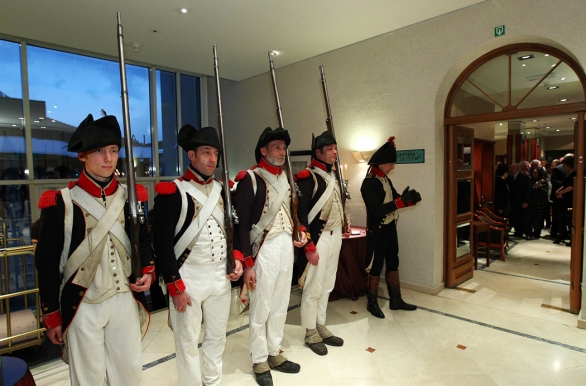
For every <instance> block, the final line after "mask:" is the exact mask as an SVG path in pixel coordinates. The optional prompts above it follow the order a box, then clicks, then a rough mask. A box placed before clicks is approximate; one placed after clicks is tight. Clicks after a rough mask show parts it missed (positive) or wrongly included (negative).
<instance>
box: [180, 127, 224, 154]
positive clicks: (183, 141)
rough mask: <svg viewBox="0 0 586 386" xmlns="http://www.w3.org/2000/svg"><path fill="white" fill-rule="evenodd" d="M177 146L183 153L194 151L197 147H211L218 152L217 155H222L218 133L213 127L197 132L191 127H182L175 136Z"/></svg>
mask: <svg viewBox="0 0 586 386" xmlns="http://www.w3.org/2000/svg"><path fill="white" fill-rule="evenodd" d="M177 144H178V145H179V146H181V147H182V148H183V149H184V150H185V151H189V150H195V149H196V148H197V147H199V146H211V147H214V148H216V149H217V150H218V154H221V153H222V146H221V145H220V140H219V139H218V133H217V131H216V129H214V128H213V127H202V128H201V129H199V130H197V129H196V128H195V127H193V126H191V125H183V127H181V129H180V130H179V134H177Z"/></svg>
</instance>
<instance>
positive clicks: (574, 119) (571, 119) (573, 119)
mask: <svg viewBox="0 0 586 386" xmlns="http://www.w3.org/2000/svg"><path fill="white" fill-rule="evenodd" d="M577 119H578V118H570V121H576V120H577Z"/></svg>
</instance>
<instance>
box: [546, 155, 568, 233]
mask: <svg viewBox="0 0 586 386" xmlns="http://www.w3.org/2000/svg"><path fill="white" fill-rule="evenodd" d="M568 156H573V154H571V153H568V154H566V155H565V156H564V157H562V158H560V162H559V164H558V165H557V166H556V167H555V168H553V169H552V170H551V195H550V200H551V201H552V205H551V216H552V224H551V236H552V237H555V241H554V244H562V243H563V242H564V239H565V238H566V237H567V235H568V230H567V228H566V222H565V220H564V214H565V212H567V210H566V206H565V204H564V200H563V199H562V198H557V197H556V191H557V190H558V189H559V188H560V187H561V186H562V185H563V183H564V179H565V178H566V175H567V174H568V173H567V172H566V170H565V169H564V166H563V161H564V158H566V157H568Z"/></svg>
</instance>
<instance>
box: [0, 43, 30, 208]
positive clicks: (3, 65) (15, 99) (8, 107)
mask: <svg viewBox="0 0 586 386" xmlns="http://www.w3.org/2000/svg"><path fill="white" fill-rule="evenodd" d="M0 58H2V60H0V130H1V137H0V173H1V175H0V180H20V179H25V178H27V172H28V170H26V169H27V168H26V156H25V154H26V149H25V139H24V113H23V104H22V85H21V74H20V45H19V44H18V43H13V42H8V41H5V40H0ZM0 200H1V198H0Z"/></svg>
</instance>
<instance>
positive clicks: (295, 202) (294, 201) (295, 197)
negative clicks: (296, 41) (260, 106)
mask: <svg viewBox="0 0 586 386" xmlns="http://www.w3.org/2000/svg"><path fill="white" fill-rule="evenodd" d="M269 63H270V67H271V77H272V79H273V91H274V92H275V102H276V104H277V118H278V119H279V126H280V127H282V128H283V129H284V128H285V125H284V124H283V113H282V112H281V102H280V101H279V91H278V89H277V78H276V76H275V65H274V63H273V53H272V52H270V51H269ZM285 162H286V164H287V179H288V180H289V185H290V186H291V220H293V240H295V241H301V230H300V227H299V218H298V217H297V207H298V206H299V194H300V193H299V188H298V187H297V184H296V183H295V178H294V177H293V169H292V167H291V157H290V155H289V148H288V147H287V155H286V157H285Z"/></svg>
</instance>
